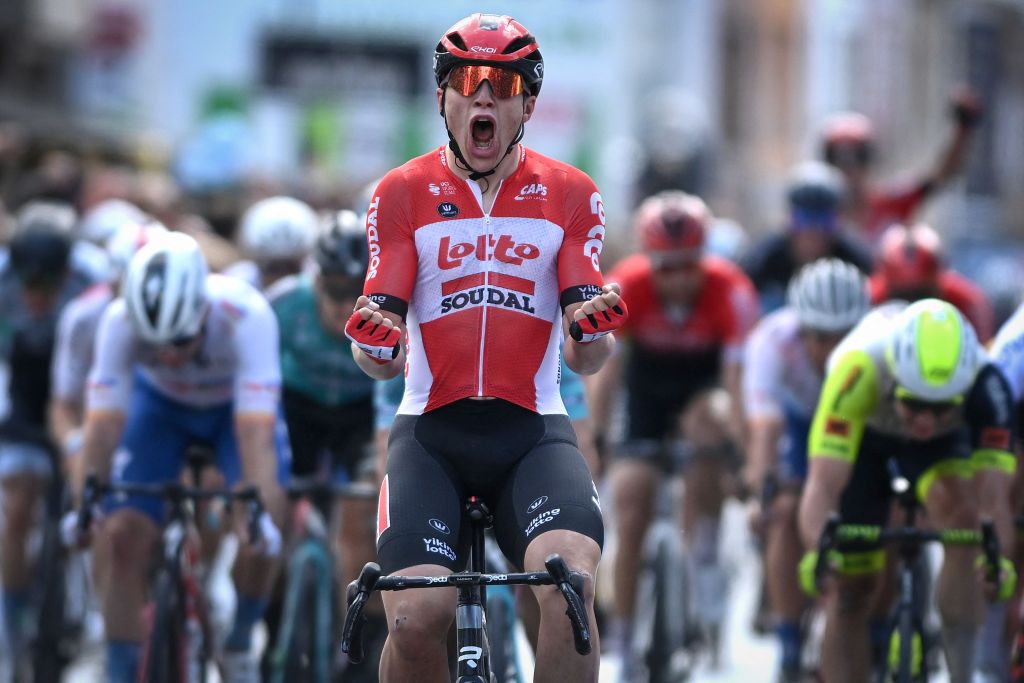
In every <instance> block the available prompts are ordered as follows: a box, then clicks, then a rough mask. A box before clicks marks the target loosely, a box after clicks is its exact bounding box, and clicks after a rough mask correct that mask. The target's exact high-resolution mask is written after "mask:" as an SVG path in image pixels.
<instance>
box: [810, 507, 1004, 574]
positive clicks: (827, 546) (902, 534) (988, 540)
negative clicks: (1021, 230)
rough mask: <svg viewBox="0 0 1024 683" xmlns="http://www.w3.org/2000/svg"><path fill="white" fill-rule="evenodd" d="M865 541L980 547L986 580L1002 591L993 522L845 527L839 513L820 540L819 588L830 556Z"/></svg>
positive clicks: (852, 525)
mask: <svg viewBox="0 0 1024 683" xmlns="http://www.w3.org/2000/svg"><path fill="white" fill-rule="evenodd" d="M853 541H864V542H868V543H906V544H910V545H912V546H921V545H924V544H925V543H941V544H943V545H977V546H981V549H982V553H983V555H984V557H985V566H986V570H987V572H986V573H987V577H988V579H989V580H990V581H993V582H994V583H995V587H996V591H998V590H999V584H1000V579H999V561H1000V560H999V558H1000V549H999V538H998V536H997V535H996V529H995V524H994V523H993V522H992V520H990V519H985V520H982V522H981V529H980V530H978V529H940V530H938V531H929V530H925V529H919V528H917V527H883V526H877V525H870V524H842V523H841V522H840V519H839V515H838V514H837V513H834V512H833V513H832V514H831V515H829V517H828V520H827V521H826V522H825V527H824V528H823V529H822V531H821V536H820V537H819V538H818V560H817V562H816V563H815V565H814V578H815V582H816V583H818V584H819V585H820V583H821V579H822V577H824V575H825V572H827V571H828V568H829V567H828V564H829V561H828V555H829V553H830V552H831V551H833V550H838V549H839V547H840V546H841V545H842V544H844V543H850V542H853Z"/></svg>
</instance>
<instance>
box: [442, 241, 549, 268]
mask: <svg viewBox="0 0 1024 683" xmlns="http://www.w3.org/2000/svg"><path fill="white" fill-rule="evenodd" d="M469 256H476V259H477V260H478V261H490V260H491V259H494V260H496V261H500V262H502V263H508V264H510V265H513V266H518V265H522V263H523V261H527V260H532V259H535V258H537V257H538V256H540V249H539V248H538V247H537V246H535V245H533V244H528V243H526V242H522V243H519V244H517V243H516V241H515V240H513V239H512V236H511V235H499V236H498V237H491V238H490V239H488V238H487V236H486V235H480V236H479V237H477V238H476V244H472V243H470V242H456V243H455V244H452V238H451V237H449V236H447V235H446V236H444V237H442V238H441V244H440V245H439V247H438V251H437V267H438V268H440V269H441V270H451V269H452V268H458V267H459V266H461V265H462V261H463V260H464V259H466V258H468V257H469Z"/></svg>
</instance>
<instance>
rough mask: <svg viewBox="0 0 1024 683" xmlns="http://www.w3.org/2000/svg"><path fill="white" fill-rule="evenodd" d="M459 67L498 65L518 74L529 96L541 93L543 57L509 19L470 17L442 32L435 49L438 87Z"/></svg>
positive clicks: (528, 36) (523, 30)
mask: <svg viewBox="0 0 1024 683" xmlns="http://www.w3.org/2000/svg"><path fill="white" fill-rule="evenodd" d="M461 64H482V65H484V66H500V67H505V68H508V69H514V70H515V71H517V72H518V73H519V74H520V75H521V76H522V77H523V81H524V82H525V85H526V88H527V90H528V91H529V93H530V94H531V95H537V94H538V93H540V86H541V84H542V83H543V81H544V58H543V57H542V56H541V54H540V47H539V46H538V45H537V39H536V38H534V37H533V35H532V34H531V33H530V32H529V31H528V30H526V27H525V26H523V25H522V24H520V23H519V22H518V21H516V20H515V19H513V18H512V17H509V16H503V15H498V14H481V13H477V14H473V15H470V16H468V17H466V18H465V19H463V20H462V21H460V22H458V23H457V24H455V25H454V26H452V27H451V28H450V29H448V30H447V31H445V32H444V35H443V36H441V40H440V41H438V43H437V47H436V48H434V78H436V79H437V85H438V87H441V86H442V84H443V83H444V82H445V80H446V79H447V77H448V72H449V71H451V70H452V69H454V68H455V67H456V66H459V65H461Z"/></svg>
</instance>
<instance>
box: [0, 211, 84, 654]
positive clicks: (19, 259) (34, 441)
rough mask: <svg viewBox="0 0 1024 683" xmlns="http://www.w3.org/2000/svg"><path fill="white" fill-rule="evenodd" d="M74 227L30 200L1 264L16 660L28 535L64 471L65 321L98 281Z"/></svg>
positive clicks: (1, 445) (1, 566) (5, 467)
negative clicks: (59, 411) (57, 374)
mask: <svg viewBox="0 0 1024 683" xmlns="http://www.w3.org/2000/svg"><path fill="white" fill-rule="evenodd" d="M73 226H74V212H73V211H71V210H70V208H69V207H66V206H63V205H58V204H55V203H30V204H27V205H26V206H25V207H24V208H23V209H22V210H21V211H20V212H19V213H18V215H17V216H16V219H15V227H14V234H13V236H12V238H11V241H10V243H9V244H8V245H7V249H6V254H5V255H6V259H5V260H3V265H0V358H2V359H3V362H4V363H5V364H6V365H7V367H8V368H9V373H10V374H9V378H8V386H7V403H8V412H7V414H6V415H5V416H4V417H3V420H2V422H0V491H2V496H0V499H2V510H3V519H4V522H3V524H2V525H0V580H2V586H3V594H2V603H3V621H4V633H5V635H6V646H7V653H6V654H7V656H6V657H4V658H3V659H5V660H6V661H8V662H9V661H11V660H12V659H13V656H14V655H15V654H16V653H20V652H21V651H22V646H23V644H24V640H25V637H26V636H27V634H28V633H29V632H30V627H31V616H32V615H31V614H29V588H30V586H31V582H32V570H31V567H30V566H29V558H28V554H27V550H26V547H27V546H26V541H27V540H28V537H29V534H30V532H31V531H32V529H33V528H35V519H36V506H37V504H38V503H39V502H40V500H41V497H42V493H43V490H44V487H45V484H46V482H47V480H48V479H49V477H50V476H52V475H54V474H56V473H55V472H54V469H53V468H54V465H55V464H56V461H55V459H54V457H53V455H54V453H53V444H52V442H51V441H50V438H49V435H48V434H47V425H46V405H47V401H48V400H49V394H50V363H51V357H52V354H53V347H54V337H55V335H56V328H57V320H58V317H59V315H60V312H61V310H63V309H64V307H65V306H67V304H68V302H69V301H71V300H72V299H73V298H74V297H75V296H77V295H78V294H79V293H81V292H82V291H83V290H85V289H86V288H87V287H89V285H90V284H91V283H92V280H91V276H90V275H89V274H88V273H87V272H86V271H83V270H82V269H80V268H79V267H78V266H77V265H76V264H73V263H72V261H71V249H72V232H71V231H72V228H73Z"/></svg>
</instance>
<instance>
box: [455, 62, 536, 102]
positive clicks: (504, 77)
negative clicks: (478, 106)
mask: <svg viewBox="0 0 1024 683" xmlns="http://www.w3.org/2000/svg"><path fill="white" fill-rule="evenodd" d="M484 81H487V82H488V83H490V84H491V92H493V93H494V96H495V97H497V98H498V99H501V100H503V99H506V98H508V97H514V96H516V95H519V94H522V92H523V77H522V76H521V75H520V74H519V73H518V72H516V71H512V70H511V69H502V68H500V67H497V66H482V65H480V64H467V65H463V66H457V67H455V68H454V69H452V70H451V73H450V74H449V76H448V87H450V88H453V89H454V90H455V92H457V93H459V94H460V95H462V96H464V97H469V96H470V95H472V94H473V93H475V92H476V91H477V89H478V88H479V87H480V84H481V83H483V82H484Z"/></svg>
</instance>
